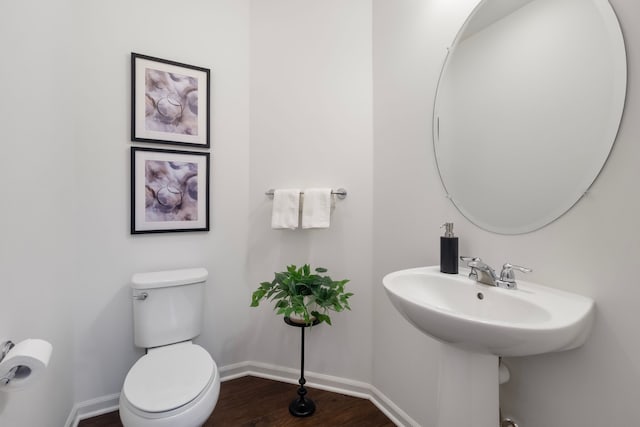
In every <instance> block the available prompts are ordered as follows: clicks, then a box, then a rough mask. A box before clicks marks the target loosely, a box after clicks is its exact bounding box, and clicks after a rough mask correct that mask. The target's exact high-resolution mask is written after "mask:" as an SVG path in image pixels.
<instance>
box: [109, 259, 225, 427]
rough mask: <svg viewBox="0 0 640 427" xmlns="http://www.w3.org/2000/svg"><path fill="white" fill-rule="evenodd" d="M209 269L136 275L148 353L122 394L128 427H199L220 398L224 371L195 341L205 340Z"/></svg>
mask: <svg viewBox="0 0 640 427" xmlns="http://www.w3.org/2000/svg"><path fill="white" fill-rule="evenodd" d="M207 276H208V273H207V270H205V269H204V268H192V269H185V270H172V271H159V272H154V273H142V274H135V275H133V277H132V279H131V287H132V288H133V323H134V338H135V344H136V345H137V346H138V347H144V348H146V349H147V352H146V354H145V355H144V356H142V357H141V358H140V359H138V361H137V362H136V363H135V364H134V365H133V367H132V368H131V369H130V370H129V373H128V374H127V377H126V378H125V380H124V386H123V387H122V392H121V393H120V419H121V420H122V424H123V425H124V426H125V427H199V426H201V425H203V424H204V423H205V421H206V420H207V419H208V418H209V416H210V415H211V413H212V412H213V408H214V407H215V406H216V402H217V401H218V395H219V393H220V375H219V374H218V367H217V366H216V363H215V362H214V360H213V358H212V357H211V356H210V355H209V353H208V352H207V351H206V350H205V349H204V348H202V347H200V346H199V345H196V344H193V343H192V342H191V341H190V340H191V339H193V338H195V337H196V336H198V335H200V332H201V329H202V317H203V316H202V314H203V300H204V285H205V282H206V280H207Z"/></svg>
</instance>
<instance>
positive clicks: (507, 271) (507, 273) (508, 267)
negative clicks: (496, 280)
mask: <svg viewBox="0 0 640 427" xmlns="http://www.w3.org/2000/svg"><path fill="white" fill-rule="evenodd" d="M513 270H518V271H521V272H523V273H531V272H532V271H533V270H532V269H530V268H527V267H522V266H519V265H514V264H509V263H508V262H507V263H505V264H504V265H503V266H502V271H501V272H500V281H502V282H507V283H513V284H515V283H516V274H515V273H514V271H513Z"/></svg>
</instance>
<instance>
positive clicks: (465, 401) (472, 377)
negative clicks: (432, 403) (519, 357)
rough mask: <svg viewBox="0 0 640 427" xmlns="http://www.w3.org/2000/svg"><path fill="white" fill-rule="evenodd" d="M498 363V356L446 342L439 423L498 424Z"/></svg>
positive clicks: (469, 426)
mask: <svg viewBox="0 0 640 427" xmlns="http://www.w3.org/2000/svg"><path fill="white" fill-rule="evenodd" d="M498 364H499V359H498V356H494V355H491V354H481V353H475V352H472V351H467V350H463V349H460V348H457V347H454V346H452V345H448V344H443V346H442V352H441V359H440V379H439V384H438V406H437V407H438V417H437V424H436V426H437V427H451V426H467V427H496V426H498V425H499V423H500V420H499V418H500V415H499V412H500V402H499V399H498V392H499V381H498Z"/></svg>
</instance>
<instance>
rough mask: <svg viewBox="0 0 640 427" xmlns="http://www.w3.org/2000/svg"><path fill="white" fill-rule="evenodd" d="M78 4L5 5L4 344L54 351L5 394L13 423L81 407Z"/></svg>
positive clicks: (55, 419)
mask: <svg viewBox="0 0 640 427" xmlns="http://www.w3.org/2000/svg"><path fill="white" fill-rule="evenodd" d="M70 10H71V7H70V1H67V0H61V1H57V2H55V4H53V3H51V4H50V3H48V2H37V1H23V2H2V3H1V4H0V40H2V42H0V45H1V46H2V49H1V51H2V63H1V65H0V93H2V102H1V103H0V128H2V137H0V141H2V142H1V145H2V159H3V162H2V168H0V182H1V183H2V184H1V188H0V199H1V200H2V202H1V206H2V209H1V213H0V219H1V220H0V224H2V225H1V226H0V341H4V340H6V339H11V340H13V341H14V342H16V343H17V342H19V341H22V340H24V339H26V338H42V339H46V340H48V341H49V342H51V343H52V344H53V348H54V350H53V355H52V359H51V362H50V367H49V369H48V371H47V372H46V374H45V376H44V377H43V378H42V381H40V382H39V383H37V384H34V385H32V387H30V388H28V389H25V390H20V391H16V392H14V393H12V394H6V393H4V392H0V425H2V426H7V427H8V426H24V427H31V426H33V427H36V426H45V425H62V424H63V423H64V420H65V419H66V417H67V415H68V413H69V408H70V407H71V405H72V404H73V388H72V386H73V384H72V362H73V348H72V327H71V320H72V318H71V308H72V299H71V298H70V295H71V294H72V292H73V289H74V288H73V285H74V283H75V278H74V274H73V273H74V269H73V264H72V262H73V259H74V255H75V253H74V251H75V245H74V241H75V236H76V233H75V228H74V221H75V217H74V209H73V206H74V204H75V200H74V197H73V196H74V195H73V190H72V188H73V182H74V170H73V159H74V150H73V125H74V122H73V119H72V117H73V108H72V103H71V101H70V100H71V98H72V93H71V92H72V80H71V77H70V70H71V69H72V66H71V60H72V54H71V50H70V49H69V44H70V42H71V31H70V30H69V26H70ZM54 14H59V18H58V19H56V20H51V19H50V16H51V15H54ZM70 118H71V119H70ZM34 408H38V410H34Z"/></svg>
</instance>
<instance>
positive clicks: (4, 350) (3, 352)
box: [0, 341, 20, 386]
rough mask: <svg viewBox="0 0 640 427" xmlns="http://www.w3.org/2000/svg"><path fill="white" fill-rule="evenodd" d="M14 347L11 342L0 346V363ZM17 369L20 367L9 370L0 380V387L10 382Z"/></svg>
mask: <svg viewBox="0 0 640 427" xmlns="http://www.w3.org/2000/svg"><path fill="white" fill-rule="evenodd" d="M15 346H16V345H15V344H14V343H13V341H5V342H3V343H2V344H0V362H2V361H3V360H4V358H5V357H6V356H7V354H9V351H10V350H11V349H12V348H13V347H15ZM18 368H20V367H19V366H16V367H14V368H11V369H10V370H9V372H7V374H6V375H5V376H4V377H2V378H0V386H3V385H7V384H9V383H10V382H11V380H12V379H14V378H15V377H16V373H17V372H18Z"/></svg>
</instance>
